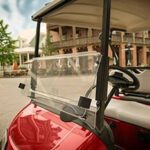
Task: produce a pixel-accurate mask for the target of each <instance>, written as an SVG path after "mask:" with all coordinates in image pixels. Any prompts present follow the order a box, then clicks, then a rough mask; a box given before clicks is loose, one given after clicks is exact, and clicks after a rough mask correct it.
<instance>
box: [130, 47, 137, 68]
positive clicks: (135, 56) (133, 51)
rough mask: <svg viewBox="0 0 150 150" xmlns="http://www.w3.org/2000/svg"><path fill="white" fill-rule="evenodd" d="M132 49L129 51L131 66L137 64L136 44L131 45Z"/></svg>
mask: <svg viewBox="0 0 150 150" xmlns="http://www.w3.org/2000/svg"><path fill="white" fill-rule="evenodd" d="M132 47H133V50H132V51H131V53H132V61H131V62H132V66H137V49H136V45H132Z"/></svg>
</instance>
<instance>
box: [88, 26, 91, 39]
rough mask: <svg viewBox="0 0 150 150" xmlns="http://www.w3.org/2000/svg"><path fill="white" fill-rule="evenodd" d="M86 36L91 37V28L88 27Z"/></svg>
mask: <svg viewBox="0 0 150 150" xmlns="http://www.w3.org/2000/svg"><path fill="white" fill-rule="evenodd" d="M88 37H92V29H91V28H88Z"/></svg>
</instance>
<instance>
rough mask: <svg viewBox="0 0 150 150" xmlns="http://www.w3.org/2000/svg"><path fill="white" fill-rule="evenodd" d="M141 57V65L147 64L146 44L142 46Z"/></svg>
mask: <svg viewBox="0 0 150 150" xmlns="http://www.w3.org/2000/svg"><path fill="white" fill-rule="evenodd" d="M141 58H142V59H141V60H142V62H141V64H142V65H143V66H147V47H146V46H143V48H142V53H141Z"/></svg>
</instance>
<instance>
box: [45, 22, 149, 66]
mask: <svg viewBox="0 0 150 150" xmlns="http://www.w3.org/2000/svg"><path fill="white" fill-rule="evenodd" d="M100 32H101V31H100V30H97V29H92V28H80V27H76V26H59V25H51V24H47V35H48V36H49V37H50V38H51V42H52V44H53V46H54V47H55V49H56V50H57V51H58V53H59V54H67V53H77V52H85V51H89V52H90V51H99V50H100V44H99V43H100V40H99V35H100ZM112 45H113V46H114V47H115V49H116V53H117V55H118V57H119V65H120V66H150V32H149V31H145V32H141V33H123V32H115V33H113V36H112ZM109 49H110V48H109ZM109 56H110V57H111V58H112V59H113V53H112V51H111V50H109Z"/></svg>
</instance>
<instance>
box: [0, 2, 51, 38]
mask: <svg viewBox="0 0 150 150" xmlns="http://www.w3.org/2000/svg"><path fill="white" fill-rule="evenodd" d="M50 1H51V0H0V19H3V20H4V22H5V24H8V25H9V31H10V32H11V33H12V36H14V37H17V35H18V34H19V33H20V32H21V31H22V30H25V29H35V28H36V23H35V22H33V21H32V20H31V16H32V15H33V14H34V13H35V12H36V11H37V10H39V9H40V8H41V7H43V6H44V5H45V3H48V2H50Z"/></svg>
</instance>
